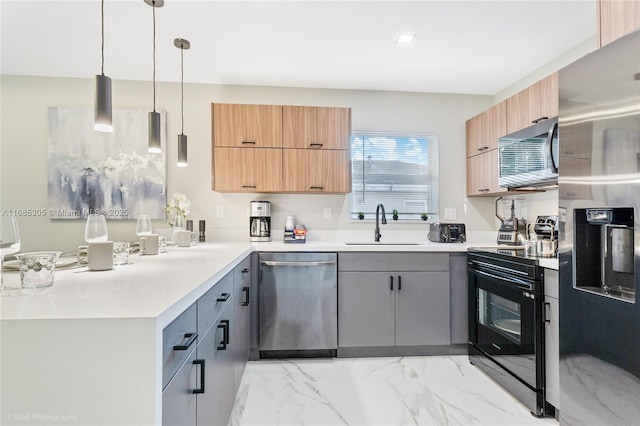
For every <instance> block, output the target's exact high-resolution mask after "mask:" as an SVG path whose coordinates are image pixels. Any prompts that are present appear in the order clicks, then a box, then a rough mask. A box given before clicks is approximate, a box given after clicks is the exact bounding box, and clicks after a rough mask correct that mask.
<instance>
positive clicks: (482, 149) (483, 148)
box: [478, 146, 489, 151]
mask: <svg viewBox="0 0 640 426" xmlns="http://www.w3.org/2000/svg"><path fill="white" fill-rule="evenodd" d="M487 149H489V147H488V146H481V147H480V148H478V151H486V150H487Z"/></svg>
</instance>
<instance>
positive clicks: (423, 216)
mask: <svg viewBox="0 0 640 426" xmlns="http://www.w3.org/2000/svg"><path fill="white" fill-rule="evenodd" d="M420 219H422V220H425V221H426V220H427V219H429V216H428V215H427V214H426V213H422V214H421V215H420Z"/></svg>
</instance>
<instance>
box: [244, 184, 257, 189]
mask: <svg viewBox="0 0 640 426" xmlns="http://www.w3.org/2000/svg"><path fill="white" fill-rule="evenodd" d="M242 187H243V188H249V189H256V186H255V185H242Z"/></svg>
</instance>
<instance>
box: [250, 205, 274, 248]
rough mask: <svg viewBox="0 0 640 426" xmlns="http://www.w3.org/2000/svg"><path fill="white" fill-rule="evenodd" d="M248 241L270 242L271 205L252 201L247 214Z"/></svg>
mask: <svg viewBox="0 0 640 426" xmlns="http://www.w3.org/2000/svg"><path fill="white" fill-rule="evenodd" d="M249 236H250V237H251V238H250V241H257V242H260V241H271V203H270V202H269V201H252V202H251V212H250V214H249Z"/></svg>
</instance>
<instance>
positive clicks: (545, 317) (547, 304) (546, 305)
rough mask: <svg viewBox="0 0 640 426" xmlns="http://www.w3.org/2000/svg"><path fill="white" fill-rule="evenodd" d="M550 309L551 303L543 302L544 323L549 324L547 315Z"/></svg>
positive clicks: (549, 320) (549, 319)
mask: <svg viewBox="0 0 640 426" xmlns="http://www.w3.org/2000/svg"><path fill="white" fill-rule="evenodd" d="M547 307H548V308H547ZM550 308H551V303H549V302H544V322H551V318H549V315H548V314H549V309H550Z"/></svg>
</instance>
